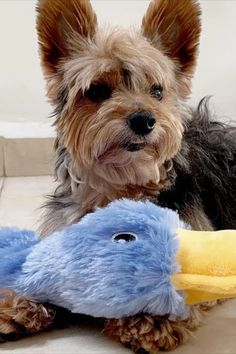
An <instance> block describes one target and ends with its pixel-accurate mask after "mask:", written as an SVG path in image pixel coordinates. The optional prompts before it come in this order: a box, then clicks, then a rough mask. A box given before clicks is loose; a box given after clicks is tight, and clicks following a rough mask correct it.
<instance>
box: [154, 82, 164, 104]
mask: <svg viewBox="0 0 236 354" xmlns="http://www.w3.org/2000/svg"><path fill="white" fill-rule="evenodd" d="M151 95H152V96H153V97H156V98H157V99H158V100H159V101H161V100H162V98H163V87H162V86H161V85H158V84H154V85H152V88H151Z"/></svg>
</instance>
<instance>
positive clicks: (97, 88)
mask: <svg viewBox="0 0 236 354" xmlns="http://www.w3.org/2000/svg"><path fill="white" fill-rule="evenodd" d="M111 93H112V89H111V87H110V86H108V85H106V84H92V85H91V86H90V87H89V89H88V90H86V92H85V96H86V97H88V98H89V99H90V100H91V101H93V102H102V101H105V100H107V99H108V98H110V97H111Z"/></svg>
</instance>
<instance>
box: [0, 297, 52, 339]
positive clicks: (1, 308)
mask: <svg viewBox="0 0 236 354" xmlns="http://www.w3.org/2000/svg"><path fill="white" fill-rule="evenodd" d="M54 317H55V311H54V310H52V309H51V308H47V307H45V306H44V305H42V304H39V303H37V302H35V301H33V300H32V299H29V298H25V297H21V296H17V295H16V294H15V293H14V292H12V291H4V292H1V295H0V342H4V341H9V340H16V339H18V338H19V336H23V335H27V334H30V333H36V332H40V331H42V330H44V329H45V328H47V327H49V326H50V325H51V324H52V323H53V320H54Z"/></svg>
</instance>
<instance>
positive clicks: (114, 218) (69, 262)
mask: <svg viewBox="0 0 236 354" xmlns="http://www.w3.org/2000/svg"><path fill="white" fill-rule="evenodd" d="M179 227H181V228H185V227H186V226H185V225H184V224H183V223H182V222H181V221H180V219H179V217H178V215H177V214H176V213H175V212H173V211H171V210H168V209H163V208H160V207H158V206H156V205H154V204H152V203H151V202H149V201H144V202H141V201H139V202H135V201H131V200H125V199H124V200H119V201H115V202H112V203H111V204H109V205H108V206H107V207H106V208H102V209H97V210H96V212H94V213H91V214H88V215H86V216H85V217H84V218H83V219H82V220H81V221H80V222H79V223H78V224H74V225H72V226H69V227H66V228H65V229H64V230H62V231H58V232H55V233H53V234H52V235H50V236H49V237H47V238H44V239H41V238H40V237H39V236H38V235H37V234H35V233H34V232H31V231H25V230H18V229H16V228H1V229H0V288H9V289H13V290H14V291H15V292H16V293H17V294H19V295H22V296H27V297H31V298H33V299H35V300H37V301H39V302H49V303H51V304H54V305H57V306H60V307H64V308H67V309H68V310H70V311H72V312H74V313H80V314H87V315H91V316H94V317H105V318H120V317H124V316H130V315H135V314H138V313H140V312H147V313H149V314H152V315H164V314H171V315H174V316H182V315H184V314H185V310H186V308H185V302H184V296H182V293H180V292H178V291H177V290H176V288H175V287H174V286H173V285H172V284H171V282H170V277H171V275H172V274H174V273H176V272H177V271H178V269H179V268H178V265H177V262H176V257H175V255H176V250H177V248H178V241H177V238H176V230H177V228H179Z"/></svg>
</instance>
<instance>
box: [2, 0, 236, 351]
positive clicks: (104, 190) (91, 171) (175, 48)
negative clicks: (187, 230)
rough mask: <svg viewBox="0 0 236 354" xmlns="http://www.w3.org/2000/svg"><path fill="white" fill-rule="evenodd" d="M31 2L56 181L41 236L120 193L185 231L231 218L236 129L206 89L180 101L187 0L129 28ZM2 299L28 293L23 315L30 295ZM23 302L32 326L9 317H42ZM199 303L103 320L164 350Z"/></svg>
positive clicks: (194, 18)
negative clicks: (181, 317) (179, 315)
mask: <svg viewBox="0 0 236 354" xmlns="http://www.w3.org/2000/svg"><path fill="white" fill-rule="evenodd" d="M37 12H38V17H37V31H38V38H39V47H40V56H41V61H42V68H43V72H44V75H45V79H46V82H47V95H48V97H49V100H50V102H51V103H52V105H53V106H54V113H53V115H54V116H55V127H56V132H57V139H56V144H55V148H56V153H57V161H56V166H55V173H56V177H57V180H58V182H59V185H58V187H57V189H56V191H55V193H54V194H53V195H52V196H51V197H50V200H49V201H48V202H47V203H46V205H45V215H44V219H43V223H42V226H41V234H42V236H47V235H48V234H49V233H52V232H53V231H56V230H60V229H62V228H63V227H65V226H66V225H70V224H72V223H75V222H77V221H78V220H80V218H81V217H82V216H84V215H85V214H86V213H88V212H92V211H93V210H94V209H95V208H96V207H97V206H105V205H107V204H108V203H109V202H111V201H112V200H115V199H119V198H123V197H125V198H132V199H136V200H140V199H150V200H151V201H153V202H155V203H157V204H160V205H163V206H167V207H169V208H172V209H174V210H178V212H179V214H180V216H181V218H182V219H183V220H184V221H185V222H186V223H188V224H189V225H191V227H192V228H193V229H196V230H203V229H204V230H213V229H220V228H235V227H236V216H235V213H234V205H235V200H236V164H235V161H236V129H235V127H234V126H228V125H225V124H223V123H220V122H218V121H215V120H212V118H211V115H210V112H209V109H208V103H207V102H208V100H207V99H204V100H203V101H202V102H201V103H200V105H199V107H198V109H197V110H192V109H190V108H189V107H188V106H187V104H186V100H187V98H188V97H189V95H190V93H191V80H192V77H193V75H194V71H195V67H196V63H197V57H198V52H199V40H200V33H201V19H200V17H201V10H200V6H199V3H198V1H196V0H153V1H151V2H150V5H149V7H148V9H147V12H146V14H145V15H144V17H143V20H142V25H141V29H138V30H135V29H130V30H124V29H121V28H119V27H112V26H105V27H100V26H98V24H97V17H96V14H95V12H94V10H93V8H92V6H91V4H90V1H89V0H67V1H64V0H39V1H38V6H37ZM9 299H10V300H9ZM4 301H5V303H6V302H7V306H8V308H9V307H11V306H12V303H13V302H14V301H15V303H18V302H19V303H20V302H21V301H24V304H26V305H25V307H24V309H25V308H26V309H27V301H28V302H30V304H31V306H30V309H31V314H32V300H30V299H21V298H18V297H17V296H16V295H14V294H10V295H9V296H8V300H7V301H6V299H4ZM9 304H10V305H9ZM5 306H6V305H5ZM34 306H35V310H34V311H33V312H34V316H35V317H34V316H32V318H33V317H34V318H36V320H35V323H37V326H36V325H32V323H31V324H30V325H31V327H30V326H29V324H28V323H27V326H26V325H25V321H22V320H21V323H20V321H19V323H20V324H21V328H22V326H23V327H24V328H26V329H27V328H31V330H32V328H34V327H35V328H36V330H39V329H43V328H44V327H46V326H48V325H49V324H51V323H52V322H53V316H54V315H53V314H52V312H50V311H48V310H47V308H46V307H45V311H44V314H45V316H44V320H42V318H43V316H42V305H38V306H39V311H37V304H34ZM210 306H211V305H201V306H195V307H193V308H192V310H191V315H190V317H189V319H187V320H186V321H179V322H178V321H177V322H172V321H170V320H168V319H167V318H153V317H152V316H149V315H146V314H143V315H137V316H135V317H132V318H126V319H120V320H111V321H108V322H107V323H106V330H107V332H108V333H109V334H110V335H111V336H113V337H115V338H117V339H119V340H120V341H121V342H123V343H124V344H125V345H128V346H131V347H132V348H133V349H134V350H135V351H139V350H146V351H147V352H150V353H156V352H157V351H158V350H159V349H163V350H170V349H173V348H175V347H177V346H178V345H180V344H182V343H183V342H185V341H186V340H187V338H188V337H189V335H190V334H191V331H192V330H194V329H195V328H196V327H198V326H199V325H200V322H201V313H202V312H203V311H204V310H206V308H208V307H210ZM2 307H4V306H2ZM15 308H17V309H19V307H17V306H15ZM18 312H20V309H19V311H18ZM26 312H27V311H26ZM24 316H25V313H24ZM24 316H22V317H24ZM19 317H21V316H20V315H19V313H18V318H19ZM2 318H3V319H2ZM2 318H1V315H0V319H1V320H2V322H4V321H3V320H4V317H3V315H2ZM15 318H16V315H15ZM45 318H46V320H45ZM24 320H25V317H24ZM5 322H6V321H5ZM16 322H17V321H16V320H15V322H14V325H15V323H16ZM45 323H46V325H45ZM40 324H42V325H41V327H40ZM3 327H4V326H3V325H2V326H1V321H0V332H2V333H4V335H6V334H7V330H6V329H5V332H3ZM5 327H6V325H5ZM26 332H27V330H26Z"/></svg>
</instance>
